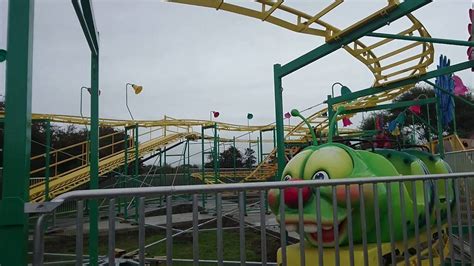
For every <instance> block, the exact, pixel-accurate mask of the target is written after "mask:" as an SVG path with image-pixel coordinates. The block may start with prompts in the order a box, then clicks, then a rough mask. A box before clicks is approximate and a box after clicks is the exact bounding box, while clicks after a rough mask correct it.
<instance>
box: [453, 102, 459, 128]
mask: <svg viewBox="0 0 474 266" xmlns="http://www.w3.org/2000/svg"><path fill="white" fill-rule="evenodd" d="M453 132H454V134H456V135H457V134H458V130H457V126H456V101H455V100H454V99H453Z"/></svg>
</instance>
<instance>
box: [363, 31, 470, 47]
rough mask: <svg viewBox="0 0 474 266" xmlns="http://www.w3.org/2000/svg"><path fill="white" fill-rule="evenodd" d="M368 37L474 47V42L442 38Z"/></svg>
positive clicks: (394, 35)
mask: <svg viewBox="0 0 474 266" xmlns="http://www.w3.org/2000/svg"><path fill="white" fill-rule="evenodd" d="M367 36H370V37H377V38H384V39H393V40H405V41H416V42H429V43H440V44H450V45H459V46H474V42H468V41H459V40H450V39H440V38H431V37H420V36H409V35H399V34H388V33H377V32H372V33H368V34H367Z"/></svg>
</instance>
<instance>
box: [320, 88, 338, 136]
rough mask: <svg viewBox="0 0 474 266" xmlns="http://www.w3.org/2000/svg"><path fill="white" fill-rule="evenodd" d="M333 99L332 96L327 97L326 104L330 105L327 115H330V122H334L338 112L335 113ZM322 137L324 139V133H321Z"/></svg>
mask: <svg viewBox="0 0 474 266" xmlns="http://www.w3.org/2000/svg"><path fill="white" fill-rule="evenodd" d="M331 99H333V97H332V95H328V96H327V101H326V103H327V105H328V114H327V115H328V121H332V120H333V119H334V115H335V113H336V112H334V108H333V105H332V103H331ZM336 124H337V123H336ZM329 129H331V123H329ZM333 130H334V129H333ZM320 136H321V137H322V132H321V134H320Z"/></svg>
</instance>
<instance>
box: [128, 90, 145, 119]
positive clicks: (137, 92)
mask: <svg viewBox="0 0 474 266" xmlns="http://www.w3.org/2000/svg"><path fill="white" fill-rule="evenodd" d="M129 85H130V86H131V87H132V89H133V91H134V92H135V94H140V93H141V92H142V90H143V86H140V85H137V84H133V83H127V84H125V106H127V110H128V113H129V114H130V117H131V118H132V120H135V119H134V118H133V115H132V112H131V111H130V108H129V107H128V90H127V88H128V86H129Z"/></svg>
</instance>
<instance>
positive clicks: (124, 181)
mask: <svg viewBox="0 0 474 266" xmlns="http://www.w3.org/2000/svg"><path fill="white" fill-rule="evenodd" d="M124 143H125V144H124V152H125V155H124V157H125V161H124V162H125V163H124V165H123V178H122V188H126V187H127V183H128V182H127V179H128V177H127V176H128V128H127V127H125V141H124ZM122 203H123V217H124V219H128V206H127V205H128V204H127V203H128V200H127V198H123V201H122Z"/></svg>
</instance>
